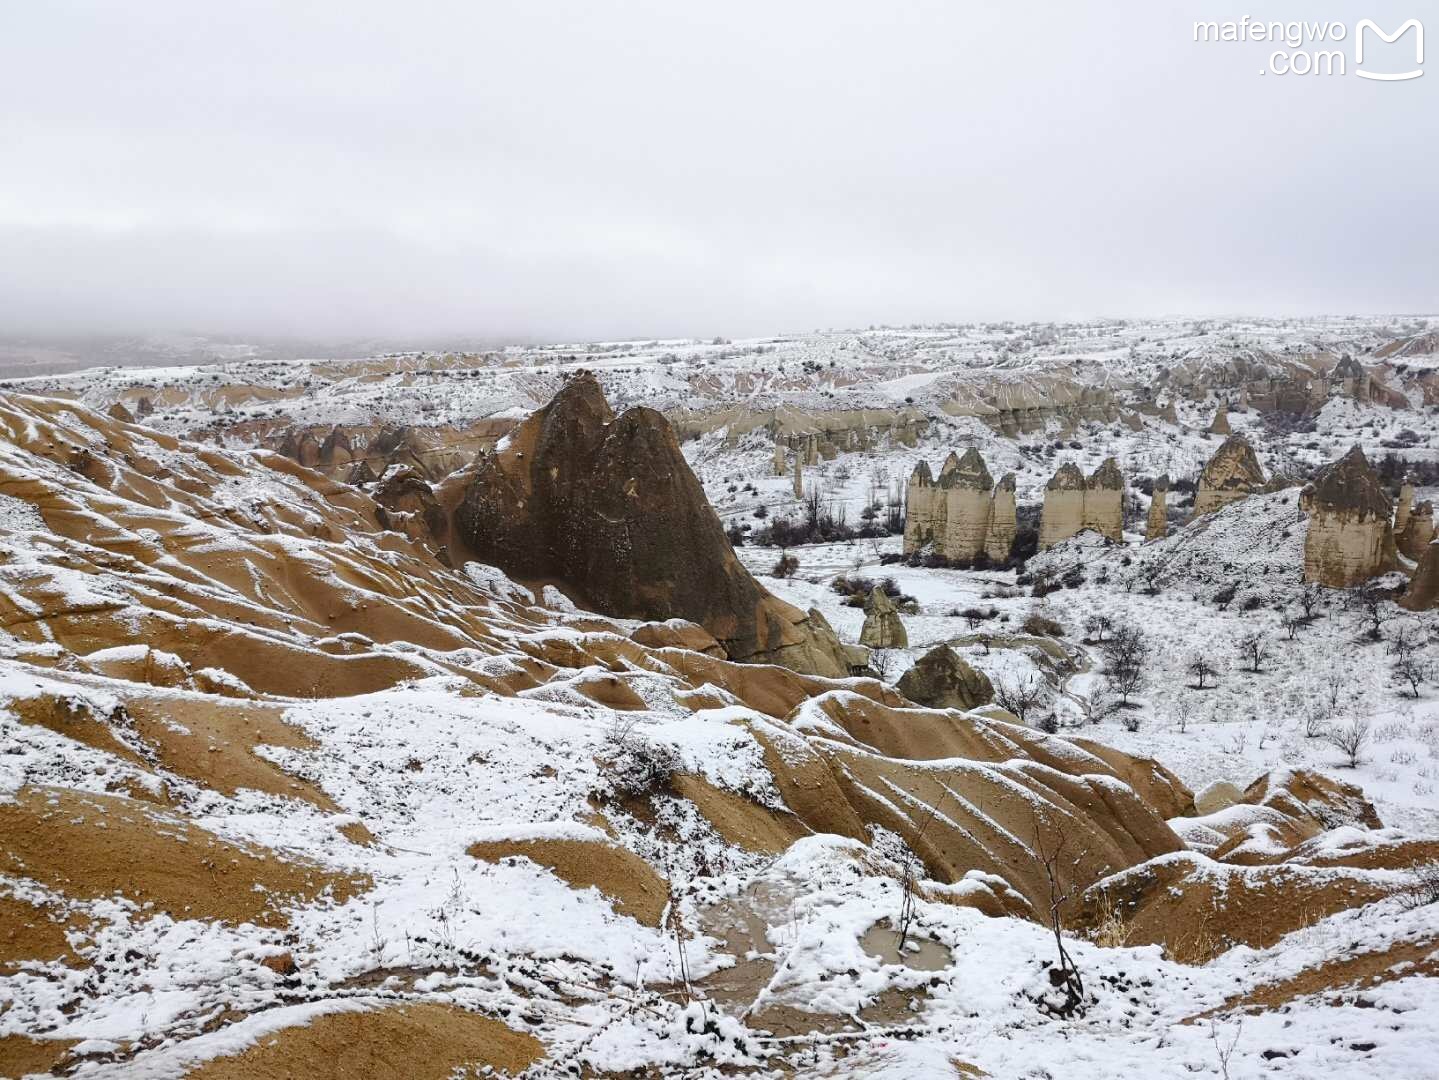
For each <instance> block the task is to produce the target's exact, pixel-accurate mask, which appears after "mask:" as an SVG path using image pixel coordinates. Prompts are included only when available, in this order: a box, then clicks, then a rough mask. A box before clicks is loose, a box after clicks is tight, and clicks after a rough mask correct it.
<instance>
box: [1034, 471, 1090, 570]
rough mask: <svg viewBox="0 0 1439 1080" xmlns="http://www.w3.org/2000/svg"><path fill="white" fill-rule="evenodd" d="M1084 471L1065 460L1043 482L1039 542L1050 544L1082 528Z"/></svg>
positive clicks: (1042, 546)
mask: <svg viewBox="0 0 1439 1080" xmlns="http://www.w3.org/2000/svg"><path fill="white" fill-rule="evenodd" d="M1084 486H1085V485H1084V474H1083V473H1082V472H1080V471H1079V466H1077V465H1075V464H1074V463H1073V462H1069V461H1066V462H1065V463H1064V464H1063V465H1061V466H1060V467H1059V468H1058V469H1057V470H1056V471H1055V473H1054V475H1053V476H1052V477H1050V478H1049V483H1047V484H1045V485H1044V509H1043V511H1042V513H1041V515H1040V521H1039V546H1040V547H1041V548H1048V547H1053V546H1054V545H1055V544H1057V543H1059V542H1060V541H1061V540H1067V539H1068V538H1069V537H1071V536H1073V535H1074V534H1075V533H1077V532H1079V530H1080V529H1082V528H1084Z"/></svg>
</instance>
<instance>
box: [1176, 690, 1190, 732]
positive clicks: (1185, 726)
mask: <svg viewBox="0 0 1439 1080" xmlns="http://www.w3.org/2000/svg"><path fill="white" fill-rule="evenodd" d="M1193 715H1194V702H1192V701H1191V700H1190V699H1189V698H1188V696H1186V695H1184V694H1181V695H1180V696H1179V697H1178V698H1176V699H1175V702H1174V725H1175V727H1177V728H1179V734H1181V735H1183V734H1184V733H1185V732H1186V731H1188V730H1189V721H1190V719H1191V718H1192V717H1193Z"/></svg>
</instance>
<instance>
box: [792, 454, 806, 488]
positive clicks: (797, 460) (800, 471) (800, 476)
mask: <svg viewBox="0 0 1439 1080" xmlns="http://www.w3.org/2000/svg"><path fill="white" fill-rule="evenodd" d="M794 497H795V498H796V499H803V498H804V460H803V458H802V457H801V455H800V454H799V453H798V452H796V453H795V455H794Z"/></svg>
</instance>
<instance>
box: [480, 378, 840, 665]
mask: <svg viewBox="0 0 1439 1080" xmlns="http://www.w3.org/2000/svg"><path fill="white" fill-rule="evenodd" d="M454 521H455V532H456V534H457V536H458V537H459V538H460V539H462V540H463V541H464V542H465V543H466V544H468V546H469V547H470V548H471V549H472V551H473V552H474V554H475V556H476V557H477V558H479V559H481V560H483V561H484V562H488V563H492V564H494V565H496V566H499V567H500V568H502V569H503V570H504V571H505V572H506V573H508V574H510V575H511V576H512V577H517V578H521V579H529V580H544V579H547V578H549V579H558V580H560V581H563V582H564V583H565V584H566V585H567V586H568V587H569V588H570V590H571V591H572V592H573V593H574V594H576V595H577V596H579V597H581V598H582V599H583V601H584V602H585V603H586V604H587V605H588V606H589V607H591V608H593V609H594V610H595V611H599V612H602V613H604V614H607V615H612V616H618V617H621V618H635V619H674V618H680V619H688V620H690V621H691V622H696V623H699V624H700V625H701V626H703V627H704V628H705V629H706V630H708V631H709V632H710V633H711V634H713V635H714V637H715V639H716V640H717V641H719V643H720V644H721V645H722V646H723V647H724V649H725V651H726V653H728V655H729V656H730V657H731V658H733V659H736V660H742V661H748V662H755V663H777V664H783V665H784V666H786V667H789V668H792V669H794V670H796V671H804V672H809V673H812V674H818V675H827V676H832V677H843V676H847V675H848V674H849V662H848V660H847V658H846V657H845V655H844V651H843V649H842V648H841V646H840V643H839V640H838V639H837V638H836V637H835V636H834V633H833V631H828V630H827V628H826V627H824V626H822V625H821V624H820V623H819V622H818V621H816V620H814V619H813V618H812V617H811V616H809V615H806V614H805V613H804V612H802V611H800V610H799V609H798V608H795V607H793V606H791V605H790V604H786V603H785V602H784V601H782V600H780V599H779V598H777V597H775V596H773V595H771V594H770V593H769V592H768V591H767V590H765V589H764V587H763V586H761V585H760V584H759V582H757V581H755V579H754V578H753V577H751V576H750V574H749V571H747V570H746V569H745V568H744V567H743V566H741V565H740V562H739V560H738V559H737V558H736V557H735V554H734V550H733V548H731V546H730V543H729V540H728V539H727V538H726V537H725V533H724V527H723V526H722V525H721V524H720V520H719V518H718V517H717V516H716V514H715V512H714V510H713V509H711V508H710V505H709V503H708V502H707V501H706V499H705V496H704V491H703V489H702V488H701V487H700V484H699V481H698V480H696V479H695V476H694V473H693V472H691V471H690V467H689V465H688V463H686V461H685V459H684V455H683V454H681V453H680V447H679V442H678V440H677V439H676V438H675V434H674V431H673V430H672V429H671V428H670V425H669V421H667V420H666V419H665V418H664V416H662V415H661V414H660V413H658V412H656V411H655V410H653V409H645V408H635V409H630V410H628V411H627V412H625V413H623V414H622V415H620V416H619V417H616V416H615V415H614V413H613V412H612V411H611V410H610V407H609V403H608V402H607V401H605V396H604V393H603V391H602V390H601V389H600V385H599V383H598V382H597V381H596V380H595V378H594V376H593V375H591V374H590V373H588V372H581V373H580V374H579V375H577V376H576V377H574V378H573V379H571V380H570V381H569V382H568V383H567V384H566V385H565V386H564V388H563V389H561V390H560V392H559V393H558V394H556V395H555V397H554V400H552V401H551V402H550V403H549V404H548V405H546V406H545V407H544V408H542V409H540V410H538V411H537V412H535V413H533V414H532V415H531V416H530V417H529V418H528V419H527V420H525V422H524V423H523V424H521V425H520V426H519V428H517V429H516V430H515V431H514V432H513V434H512V435H511V436H510V437H509V438H508V439H507V440H506V442H505V444H504V445H503V446H502V447H500V448H498V449H497V450H495V451H493V452H489V453H485V454H482V455H481V456H480V458H479V459H478V461H477V462H476V464H475V467H474V471H473V474H472V476H471V477H470V479H469V483H468V486H467V487H466V489H465V491H464V495H463V497H462V498H461V500H460V502H459V505H458V506H457V507H456V509H455V514H454Z"/></svg>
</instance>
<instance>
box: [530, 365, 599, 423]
mask: <svg viewBox="0 0 1439 1080" xmlns="http://www.w3.org/2000/svg"><path fill="white" fill-rule="evenodd" d="M544 411H545V412H547V413H549V414H550V415H552V416H553V415H555V414H557V413H559V414H571V415H576V416H579V415H587V416H593V417H597V418H602V419H601V423H606V424H607V423H609V422H610V421H611V420H613V419H614V415H615V414H614V411H613V410H612V409H611V408H610V403H609V402H608V401H607V400H605V392H604V390H603V389H602V388H601V387H600V381H599V380H598V379H597V378H595V375H594V372H592V371H588V370H581V371H577V372H575V374H574V375H573V376H571V377H570V378H569V379H568V380H567V381H566V382H565V384H564V386H562V387H560V392H559V393H558V394H556V395H555V396H554V398H553V400H551V401H550V403H549V404H548V405H546V406H545V409H544Z"/></svg>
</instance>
